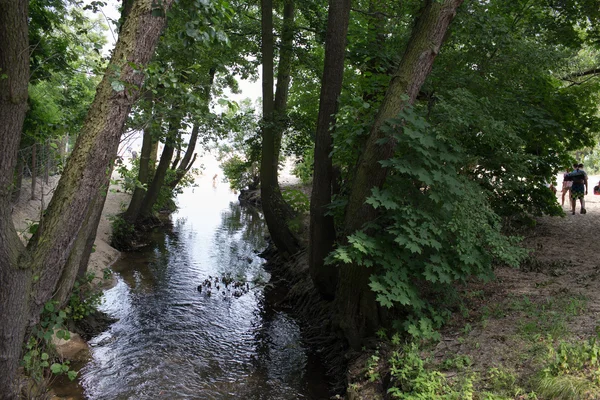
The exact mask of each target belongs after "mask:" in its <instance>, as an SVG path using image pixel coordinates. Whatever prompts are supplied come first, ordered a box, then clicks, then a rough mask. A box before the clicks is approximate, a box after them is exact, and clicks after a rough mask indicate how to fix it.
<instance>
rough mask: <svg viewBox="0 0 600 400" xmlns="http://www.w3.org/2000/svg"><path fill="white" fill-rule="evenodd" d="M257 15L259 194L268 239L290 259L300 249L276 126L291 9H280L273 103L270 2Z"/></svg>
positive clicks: (287, 63)
mask: <svg viewBox="0 0 600 400" xmlns="http://www.w3.org/2000/svg"><path fill="white" fill-rule="evenodd" d="M261 13H262V22H261V28H262V45H261V52H262V73H263V78H262V79H263V81H262V92H263V124H262V154H261V163H260V189H261V191H260V192H261V200H262V205H263V213H264V215H265V221H266V222H267V227H268V228H269V233H270V234H271V239H272V240H273V243H274V244H275V246H276V247H277V248H278V249H279V251H280V252H281V253H282V254H288V255H291V254H294V253H296V252H298V251H299V250H300V248H301V246H300V243H299V240H298V238H297V237H296V235H294V233H293V232H292V231H291V230H290V228H289V224H288V223H289V221H291V219H292V218H293V217H294V213H293V211H292V210H291V208H290V207H289V205H288V204H287V203H286V202H285V201H284V200H283V197H282V195H281V191H280V189H279V182H278V176H277V174H278V167H279V149H280V147H281V133H282V127H281V124H280V122H281V120H282V115H285V108H286V104H287V92H288V88H289V79H290V77H289V74H290V68H291V57H292V51H291V50H292V41H293V22H294V5H293V2H292V1H291V0H287V1H286V2H285V5H284V22H283V32H282V46H281V50H280V61H279V70H278V80H277V81H278V82H277V86H278V87H277V94H276V96H275V101H274V100H273V80H274V77H273V3H272V1H271V0H262V1H261ZM278 122H279V124H278Z"/></svg>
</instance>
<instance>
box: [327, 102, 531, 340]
mask: <svg viewBox="0 0 600 400" xmlns="http://www.w3.org/2000/svg"><path fill="white" fill-rule="evenodd" d="M382 129H384V130H385V131H386V133H387V134H388V137H389V139H387V140H395V141H396V142H397V151H396V154H395V156H394V157H393V158H391V159H389V160H385V161H382V162H381V164H382V165H383V166H384V167H387V168H389V171H390V172H389V177H388V180H387V184H386V186H385V187H383V188H382V189H377V188H375V189H374V190H373V191H372V195H371V196H370V197H369V198H368V200H367V203H368V204H370V205H371V206H372V207H374V208H375V209H376V210H377V211H378V218H377V219H376V220H375V221H373V222H372V223H370V224H369V225H368V226H365V227H364V228H363V229H362V230H359V231H357V232H355V233H353V234H351V235H350V236H348V244H347V245H345V246H341V247H339V248H337V249H336V250H335V251H334V252H333V253H332V255H331V256H330V259H329V261H330V262H340V261H341V262H343V263H358V264H359V265H362V266H364V267H365V268H371V269H372V270H373V272H374V273H373V274H372V275H371V282H370V286H371V289H372V290H373V291H374V292H375V293H376V295H377V300H378V301H379V303H380V304H381V305H382V306H385V307H388V308H392V307H396V308H397V309H399V310H400V311H402V310H404V311H403V314H405V315H408V318H406V319H405V320H404V322H403V325H402V327H403V328H404V330H407V331H408V332H410V333H411V334H413V335H414V336H423V335H429V336H435V330H436V329H437V328H438V327H439V326H440V325H441V323H442V322H443V319H444V317H445V315H447V310H445V309H444V306H443V305H441V304H438V305H435V306H434V305H433V304H432V302H431V299H432V298H434V297H436V296H432V295H431V293H438V294H441V293H448V292H449V291H451V290H452V284H454V283H456V282H464V281H465V280H466V279H468V278H470V277H477V278H480V279H484V280H485V279H490V278H491V277H492V275H493V273H492V264H493V263H504V264H508V265H511V266H517V265H518V264H519V262H520V260H521V259H522V258H523V257H524V256H525V255H526V251H525V250H523V249H522V248H520V247H519V246H518V241H519V238H516V237H508V236H505V235H503V234H502V232H501V228H502V227H501V223H500V217H499V216H498V215H497V214H496V213H495V212H494V211H493V209H492V208H491V206H490V204H489V197H490V193H489V192H486V191H485V190H484V189H482V187H481V186H480V185H478V184H477V183H476V182H473V181H472V180H470V179H469V177H468V176H466V175H463V174H461V173H460V170H461V167H462V166H463V165H464V164H465V156H464V153H463V152H462V149H461V148H460V146H458V144H456V143H453V142H452V141H450V140H449V139H446V138H444V137H442V136H440V135H439V134H438V133H437V132H436V131H435V130H434V129H433V128H432V127H431V126H429V125H428V124H427V122H426V121H424V120H423V119H422V118H420V117H418V116H417V115H416V113H415V112H414V111H413V110H405V111H404V112H403V113H402V115H400V117H399V118H397V119H393V120H390V121H388V122H387V123H386V124H385V126H384V127H383V128H382ZM382 144H383V143H382ZM341 268H342V272H341V273H343V266H342V267H341ZM426 293H429V295H427V294H426Z"/></svg>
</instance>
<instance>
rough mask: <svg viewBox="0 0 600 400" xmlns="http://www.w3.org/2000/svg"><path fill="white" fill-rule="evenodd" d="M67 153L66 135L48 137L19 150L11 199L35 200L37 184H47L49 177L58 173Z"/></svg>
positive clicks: (14, 200)
mask: <svg viewBox="0 0 600 400" xmlns="http://www.w3.org/2000/svg"><path fill="white" fill-rule="evenodd" d="M67 155H68V137H64V138H61V139H48V140H46V141H44V142H42V143H36V144H34V145H32V146H29V147H25V148H22V149H20V150H19V152H18V158H17V165H16V168H15V177H14V180H13V188H12V199H13V202H17V201H19V199H23V198H25V199H31V200H35V199H36V198H37V197H38V196H39V192H40V190H39V189H40V187H39V185H44V184H46V185H47V184H48V183H49V180H50V177H52V176H54V175H57V174H60V173H61V171H62V167H63V165H64V164H65V162H66V158H67Z"/></svg>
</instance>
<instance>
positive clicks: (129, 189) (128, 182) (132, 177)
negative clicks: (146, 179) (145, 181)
mask: <svg viewBox="0 0 600 400" xmlns="http://www.w3.org/2000/svg"><path fill="white" fill-rule="evenodd" d="M116 170H117V172H118V173H119V175H121V180H120V181H119V183H120V184H121V186H122V187H123V190H124V191H125V192H126V193H133V191H134V190H135V188H136V187H140V186H142V184H141V183H140V181H139V180H138V176H139V174H140V159H139V157H137V158H132V159H131V167H130V168H127V165H126V164H124V163H123V162H122V161H120V160H118V159H117V168H116Z"/></svg>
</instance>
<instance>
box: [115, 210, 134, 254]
mask: <svg viewBox="0 0 600 400" xmlns="http://www.w3.org/2000/svg"><path fill="white" fill-rule="evenodd" d="M111 228H112V229H111V230H112V233H111V236H110V245H111V246H112V247H114V248H115V249H117V250H121V251H124V250H126V249H129V248H130V246H131V238H132V237H134V235H135V226H134V225H133V224H130V223H129V222H127V221H125V219H123V217H121V216H114V217H112V219H111Z"/></svg>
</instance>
